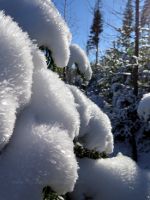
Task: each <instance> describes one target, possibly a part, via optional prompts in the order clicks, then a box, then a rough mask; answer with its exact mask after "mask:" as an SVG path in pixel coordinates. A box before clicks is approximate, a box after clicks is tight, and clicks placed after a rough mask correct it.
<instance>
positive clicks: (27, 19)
mask: <svg viewBox="0 0 150 200" xmlns="http://www.w3.org/2000/svg"><path fill="white" fill-rule="evenodd" d="M0 9H3V10H4V11H5V12H6V14H8V15H10V16H12V17H13V18H14V20H15V21H17V22H18V23H19V26H20V27H21V28H22V29H23V30H24V31H27V32H28V34H29V35H30V37H31V38H32V39H34V40H36V42H37V44H38V46H45V47H48V48H49V49H50V50H51V51H52V57H53V59H54V61H55V63H56V65H57V66H59V67H65V66H66V65H67V63H68V60H69V55H70V51H69V45H70V42H71V34H70V31H69V29H68V27H67V25H66V23H65V22H64V20H63V19H62V17H61V15H60V14H59V12H58V11H57V9H56V8H55V6H54V4H53V3H52V2H51V0H44V1H43V0H32V1H29V0H13V1H11V0H0Z"/></svg>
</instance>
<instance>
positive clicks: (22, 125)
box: [0, 108, 77, 200]
mask: <svg viewBox="0 0 150 200" xmlns="http://www.w3.org/2000/svg"><path fill="white" fill-rule="evenodd" d="M30 111H31V110H30V108H29V109H28V108H26V109H25V110H24V111H23V113H22V114H21V116H20V117H19V119H18V120H17V123H16V128H15V131H14V134H13V136H12V139H11V142H10V144H9V147H7V148H6V149H5V151H4V152H3V154H2V155H1V157H0V162H1V165H0V180H1V181H0V196H1V199H5V200H9V199H10V197H11V199H13V200H19V199H22V200H27V199H28V200H41V199H42V189H43V187H44V186H47V185H49V186H50V187H51V188H52V189H53V190H55V191H56V192H58V194H64V193H66V192H68V191H72V190H73V187H74V184H75V181H76V179H77V162H76V159H75V155H74V153H73V142H72V141H71V139H70V137H69V136H68V133H67V131H66V130H64V129H62V128H60V127H59V125H58V124H55V125H51V124H44V123H43V124H40V123H39V122H38V121H37V120H36V118H35V117H34V115H33V113H31V112H30ZM8 188H9V192H8Z"/></svg>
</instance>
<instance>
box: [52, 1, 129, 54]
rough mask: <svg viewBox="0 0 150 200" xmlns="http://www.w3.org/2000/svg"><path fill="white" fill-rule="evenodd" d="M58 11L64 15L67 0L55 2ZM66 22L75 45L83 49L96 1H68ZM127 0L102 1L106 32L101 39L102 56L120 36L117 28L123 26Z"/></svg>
mask: <svg viewBox="0 0 150 200" xmlns="http://www.w3.org/2000/svg"><path fill="white" fill-rule="evenodd" d="M53 1H54V3H55V5H56V7H57V8H58V10H59V11H60V12H61V14H62V15H64V2H65V0H53ZM66 2H67V7H66V21H67V22H68V24H69V27H70V30H71V32H72V35H73V41H72V42H73V43H77V44H79V45H80V46H81V47H82V48H83V49H85V47H86V42H87V39H88V35H89V32H90V26H91V24H92V19H93V14H92V8H94V5H95V0H66ZM126 2H127V0H101V10H102V14H103V20H104V31H103V33H102V35H101V37H100V54H101V55H103V54H104V52H105V50H106V49H108V48H110V47H111V46H112V41H114V40H115V39H116V37H117V35H118V33H117V31H115V27H116V28H118V27H121V25H122V13H123V11H124V8H125V5H126Z"/></svg>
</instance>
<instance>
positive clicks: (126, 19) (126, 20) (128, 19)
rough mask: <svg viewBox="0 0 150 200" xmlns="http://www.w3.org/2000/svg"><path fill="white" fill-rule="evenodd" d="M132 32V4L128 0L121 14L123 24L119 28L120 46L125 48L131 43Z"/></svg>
mask: <svg viewBox="0 0 150 200" xmlns="http://www.w3.org/2000/svg"><path fill="white" fill-rule="evenodd" d="M132 32H133V6H132V0H128V1H127V4H126V8H125V11H124V16H123V25H122V30H121V43H122V47H124V48H125V50H127V49H128V48H129V47H130V44H131V35H132Z"/></svg>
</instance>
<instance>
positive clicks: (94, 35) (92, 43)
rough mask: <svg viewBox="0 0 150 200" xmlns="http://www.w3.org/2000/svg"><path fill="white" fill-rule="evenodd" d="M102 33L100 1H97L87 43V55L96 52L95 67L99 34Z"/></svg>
mask: <svg viewBox="0 0 150 200" xmlns="http://www.w3.org/2000/svg"><path fill="white" fill-rule="evenodd" d="M102 32H103V19H102V13H101V11H100V0H97V1H96V3H95V8H94V18H93V23H92V25H91V28H90V35H89V39H88V41H87V53H89V51H90V50H92V49H94V50H96V55H95V56H96V65H97V63H98V54H99V41H100V34H101V33H102Z"/></svg>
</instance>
